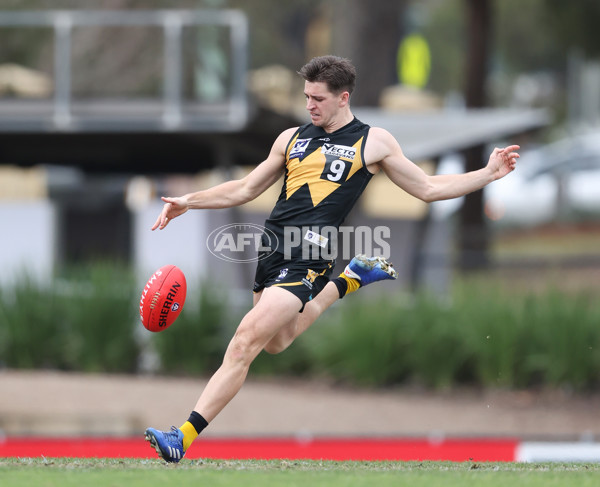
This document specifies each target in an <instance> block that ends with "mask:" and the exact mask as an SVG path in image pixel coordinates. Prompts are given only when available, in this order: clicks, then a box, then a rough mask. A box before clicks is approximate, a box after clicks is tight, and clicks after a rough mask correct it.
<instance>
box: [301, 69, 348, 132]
mask: <svg viewBox="0 0 600 487" xmlns="http://www.w3.org/2000/svg"><path fill="white" fill-rule="evenodd" d="M304 96H305V97H306V109H307V110H308V112H309V113H310V119H311V121H312V123H313V124H314V125H316V126H317V127H323V128H325V129H326V128H327V127H329V126H332V125H335V122H336V119H337V116H338V114H339V113H340V111H341V109H342V108H343V107H344V106H346V104H347V99H348V96H347V92H343V93H341V94H339V95H336V94H334V93H332V92H331V91H329V89H328V88H327V84H326V83H323V82H321V81H315V82H311V81H306V82H305V83H304Z"/></svg>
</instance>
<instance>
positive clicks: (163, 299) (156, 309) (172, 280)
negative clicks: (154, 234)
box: [140, 265, 187, 332]
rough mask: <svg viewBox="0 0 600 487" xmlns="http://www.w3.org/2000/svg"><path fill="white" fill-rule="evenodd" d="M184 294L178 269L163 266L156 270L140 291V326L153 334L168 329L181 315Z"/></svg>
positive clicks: (181, 274)
mask: <svg viewBox="0 0 600 487" xmlns="http://www.w3.org/2000/svg"><path fill="white" fill-rule="evenodd" d="M186 292H187V284H186V282H185V276H184V275H183V272H182V271H181V269H180V268H179V267H177V266H174V265H165V266H163V267H161V268H160V269H158V270H157V271H156V272H155V273H154V274H152V277H150V279H149V280H148V282H147V283H146V286H144V290H143V291H142V297H141V298H140V318H141V320H142V324H143V325H144V326H145V327H146V328H147V329H148V330H150V331H154V332H156V331H163V330H166V329H167V328H169V326H171V325H172V324H173V322H174V321H175V320H176V319H177V317H178V316H179V313H181V310H182V308H183V304H184V303H185V294H186Z"/></svg>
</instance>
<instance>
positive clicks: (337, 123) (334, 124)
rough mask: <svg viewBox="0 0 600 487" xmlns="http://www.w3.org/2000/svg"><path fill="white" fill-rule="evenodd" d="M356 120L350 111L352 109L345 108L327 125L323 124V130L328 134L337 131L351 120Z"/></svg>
mask: <svg viewBox="0 0 600 487" xmlns="http://www.w3.org/2000/svg"><path fill="white" fill-rule="evenodd" d="M352 120H354V115H353V114H352V112H351V111H350V109H347V110H344V111H343V112H342V113H340V115H339V116H338V117H336V118H335V119H334V120H332V121H331V123H329V124H328V125H327V126H323V130H325V132H327V133H328V134H331V133H333V132H335V131H336V130H339V129H341V128H342V127H345V126H346V125H348V124H349V123H350V122H352Z"/></svg>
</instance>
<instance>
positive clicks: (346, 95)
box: [340, 91, 350, 107]
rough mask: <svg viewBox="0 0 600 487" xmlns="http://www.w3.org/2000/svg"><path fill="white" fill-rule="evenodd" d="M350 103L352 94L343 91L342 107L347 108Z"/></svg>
mask: <svg viewBox="0 0 600 487" xmlns="http://www.w3.org/2000/svg"><path fill="white" fill-rule="evenodd" d="M349 102H350V93H349V92H347V91H342V92H341V93H340V106H342V107H343V106H346V105H347V104H348V103H349Z"/></svg>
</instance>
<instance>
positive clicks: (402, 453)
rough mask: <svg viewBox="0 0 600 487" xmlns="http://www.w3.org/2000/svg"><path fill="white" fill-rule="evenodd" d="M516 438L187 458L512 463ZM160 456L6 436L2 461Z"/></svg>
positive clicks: (108, 445) (138, 442)
mask: <svg viewBox="0 0 600 487" xmlns="http://www.w3.org/2000/svg"><path fill="white" fill-rule="evenodd" d="M518 444H519V442H518V441H517V440H514V439H445V440H440V441H430V440H427V439H406V438H402V439H379V438H373V439H370V438H349V439H339V438H319V439H310V440H303V439H280V438H253V439H213V438H205V439H201V440H198V441H196V442H195V443H194V444H193V445H192V447H191V448H190V449H189V450H188V452H187V453H186V456H185V458H187V459H198V458H210V459H240V460H244V459H263V460H270V459H289V460H339V461H343V460H357V461H360V460H363V461H384V460H396V461H398V460H400V461H409V460H448V461H459V462H460V461H469V460H472V461H478V462H485V461H489V462H492V461H514V460H515V452H516V449H517V446H518ZM42 456H43V457H75V458H157V455H156V452H155V451H154V450H153V449H152V448H151V447H150V446H149V444H148V443H146V442H145V441H144V440H143V439H138V438H60V439H51V438H5V439H4V440H0V457H42Z"/></svg>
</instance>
